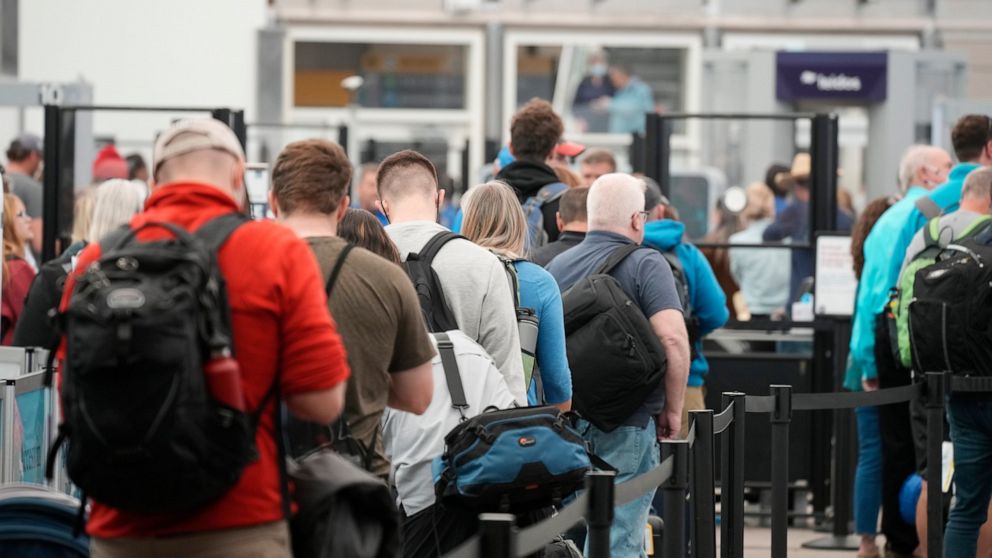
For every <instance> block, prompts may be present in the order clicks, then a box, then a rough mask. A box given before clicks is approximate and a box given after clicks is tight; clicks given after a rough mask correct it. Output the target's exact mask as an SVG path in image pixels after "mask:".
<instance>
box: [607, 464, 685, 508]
mask: <svg viewBox="0 0 992 558" xmlns="http://www.w3.org/2000/svg"><path fill="white" fill-rule="evenodd" d="M673 461H674V460H673V459H672V457H671V456H669V457H667V458H666V459H665V460H664V461H662V462H661V464H659V465H658V466H657V467H655V468H654V469H651V470H650V471H648V472H647V473H644V474H643V475H640V476H637V477H634V478H632V479H630V480H628V481H625V482H623V483H620V484H618V485H617V494H616V504H615V505H617V506H622V505H624V504H629V503H631V502H633V501H634V500H636V499H638V498H640V497H641V496H643V495H644V493H645V492H647V491H649V490H651V489H652V488H657V487H658V486H661V485H662V484H663V483H664V482H665V481H667V480H668V479H670V478H672V469H673V466H674V463H673Z"/></svg>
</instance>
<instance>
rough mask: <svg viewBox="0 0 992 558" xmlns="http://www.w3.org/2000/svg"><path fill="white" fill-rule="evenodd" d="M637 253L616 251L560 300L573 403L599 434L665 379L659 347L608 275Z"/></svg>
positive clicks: (626, 248)
mask: <svg viewBox="0 0 992 558" xmlns="http://www.w3.org/2000/svg"><path fill="white" fill-rule="evenodd" d="M638 249H641V246H637V245H633V244H632V245H628V246H623V247H621V248H617V249H615V250H614V252H613V253H612V254H610V256H609V257H608V258H607V259H606V262H605V263H604V264H603V265H602V266H600V268H599V269H598V270H597V271H596V272H595V273H593V274H592V275H589V276H588V277H585V278H584V279H582V280H580V281H578V282H577V283H575V284H574V285H573V286H572V287H571V288H570V289H568V290H567V291H565V293H563V294H562V304H563V305H564V310H565V345H566V352H567V354H568V365H569V367H570V368H571V370H572V403H573V406H574V408H575V409H576V410H577V411H578V412H579V413H580V414H581V415H582V416H583V417H584V418H586V419H587V420H589V422H591V423H593V424H594V425H595V426H596V427H597V428H599V429H600V430H602V431H604V432H610V431H611V430H613V429H615V428H616V427H618V426H620V425H621V424H623V421H624V420H626V419H627V418H628V417H630V416H631V415H632V414H633V413H634V411H636V410H637V408H638V407H640V406H641V405H642V404H643V403H644V402H645V401H646V400H647V398H648V396H649V395H650V394H651V393H652V392H653V391H654V390H655V388H657V387H658V385H659V384H660V383H661V382H662V380H663V379H664V376H665V369H666V365H667V358H666V355H665V349H664V347H662V345H661V341H659V340H658V336H657V335H655V333H654V329H652V327H651V323H650V321H648V318H647V317H645V316H644V313H643V312H641V309H640V308H639V307H638V306H637V304H636V303H634V301H632V300H631V299H630V296H628V295H627V293H625V292H624V290H623V287H621V285H620V282H619V281H617V280H616V278H614V277H613V276H611V275H610V272H611V271H613V270H614V269H615V268H616V267H617V266H618V265H620V262H622V261H623V260H624V259H625V258H626V257H627V256H629V255H631V254H632V253H634V251H636V250H638ZM645 249H648V250H649V249H650V248H645Z"/></svg>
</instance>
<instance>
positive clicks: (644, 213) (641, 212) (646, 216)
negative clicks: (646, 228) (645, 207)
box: [637, 211, 651, 221]
mask: <svg viewBox="0 0 992 558" xmlns="http://www.w3.org/2000/svg"><path fill="white" fill-rule="evenodd" d="M650 214H651V212H650V211H638V212H637V215H640V216H641V217H644V220H645V221H647V220H648V215H650Z"/></svg>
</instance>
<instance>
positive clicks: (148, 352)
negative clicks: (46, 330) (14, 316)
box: [48, 213, 273, 514]
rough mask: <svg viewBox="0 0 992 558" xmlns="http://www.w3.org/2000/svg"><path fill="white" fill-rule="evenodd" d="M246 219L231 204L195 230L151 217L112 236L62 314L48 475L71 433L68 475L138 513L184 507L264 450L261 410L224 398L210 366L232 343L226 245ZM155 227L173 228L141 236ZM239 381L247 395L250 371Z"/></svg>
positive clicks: (210, 497)
mask: <svg viewBox="0 0 992 558" xmlns="http://www.w3.org/2000/svg"><path fill="white" fill-rule="evenodd" d="M245 220H246V218H245V217H243V216H241V215H239V214H233V213H232V214H229V215H224V216H221V217H218V218H215V219H213V220H211V221H209V222H208V223H206V224H205V225H204V226H202V227H201V228H200V229H199V230H198V231H196V233H194V234H191V233H189V232H187V231H186V230H184V229H183V228H181V227H179V226H176V225H174V224H170V223H148V224H146V225H144V226H142V227H140V228H138V229H133V230H132V229H129V228H127V227H125V228H123V229H121V230H118V231H115V232H113V233H111V234H110V235H108V236H107V237H105V238H104V239H102V241H101V242H100V248H101V252H102V255H101V256H100V258H99V260H97V261H96V262H94V263H93V264H91V265H90V266H89V267H88V268H87V269H86V270H85V271H83V272H82V274H81V275H80V276H79V277H78V279H77V281H76V283H75V287H74V289H73V292H72V296H71V299H70V301H69V304H68V307H67V308H66V310H65V311H64V312H63V313H62V314H61V315H60V316H59V323H60V326H61V330H62V331H64V332H65V359H64V361H63V372H62V384H61V388H62V391H61V401H62V407H63V422H62V424H61V425H60V427H59V438H58V440H57V441H56V447H55V448H53V450H52V451H51V452H50V455H49V460H48V473H49V475H50V474H51V471H52V468H53V467H54V461H55V460H54V457H55V456H56V454H57V449H58V445H60V444H61V442H62V441H66V440H67V441H68V450H67V451H68V453H67V456H66V466H67V469H68V474H69V478H71V479H72V481H73V482H74V483H75V484H76V485H78V486H79V488H80V489H81V490H82V492H83V494H84V495H85V496H86V497H92V498H94V499H96V500H98V501H99V502H100V503H102V504H105V505H108V506H111V507H114V508H118V509H121V510H125V511H128V512H133V513H145V514H147V513H169V512H173V513H174V512H183V511H189V510H194V509H197V508H200V507H202V506H204V505H206V504H208V503H210V502H212V501H214V500H216V499H217V498H219V497H220V496H222V495H223V494H224V493H226V492H227V491H228V490H229V489H231V488H232V487H233V486H234V485H235V484H236V483H237V482H238V479H239V478H240V477H241V473H242V471H243V470H244V468H245V467H246V466H247V465H248V464H249V463H251V462H252V461H255V460H256V459H257V456H258V454H257V451H256V448H255V428H256V426H257V423H258V413H259V412H260V411H255V412H253V413H250V412H248V411H246V410H244V409H239V408H237V407H238V405H237V404H234V406H231V405H227V404H225V403H222V402H221V400H220V399H219V398H217V397H215V394H212V393H211V390H210V389H209V387H208V382H207V377H206V374H205V366H207V365H208V362H210V361H211V359H213V358H217V357H222V358H231V354H232V351H233V338H232V334H231V326H230V310H229V307H228V304H227V295H226V288H225V284H224V278H223V275H222V274H221V271H220V268H219V266H218V265H217V257H216V254H217V251H218V250H219V249H220V247H221V246H222V245H223V244H224V242H225V241H226V240H227V238H228V237H229V236H230V235H231V234H232V233H233V232H234V231H235V229H237V228H238V227H239V226H240V225H241V224H243V223H244V222H245ZM156 228H158V229H166V230H167V231H168V232H169V233H170V234H171V237H169V238H166V239H163V240H155V241H147V242H145V241H139V240H138V239H137V235H138V233H140V232H142V231H145V230H148V229H156ZM229 385H230V386H231V388H232V389H234V390H236V392H235V396H236V397H237V399H236V400H241V399H242V394H241V393H240V389H241V385H240V379H239V381H238V382H235V383H233V384H229ZM272 394H273V389H269V390H268V393H267V394H266V396H265V397H264V398H263V400H262V402H261V404H260V405H259V407H258V409H259V410H260V409H264V408H265V407H266V403H267V402H268V401H269V400H270V398H271V396H272ZM84 499H85V497H84Z"/></svg>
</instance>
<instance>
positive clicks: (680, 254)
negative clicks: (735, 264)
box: [644, 219, 730, 387]
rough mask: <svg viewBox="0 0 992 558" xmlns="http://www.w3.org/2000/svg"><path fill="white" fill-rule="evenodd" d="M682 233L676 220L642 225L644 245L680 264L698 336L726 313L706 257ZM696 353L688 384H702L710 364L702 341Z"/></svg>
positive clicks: (718, 323) (719, 323)
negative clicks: (696, 324)
mask: <svg viewBox="0 0 992 558" xmlns="http://www.w3.org/2000/svg"><path fill="white" fill-rule="evenodd" d="M684 235H685V225H683V224H682V223H679V222H678V221H671V220H668V219H663V220H661V221H652V222H650V223H648V224H646V225H645V227H644V245H645V246H650V247H651V248H654V249H656V250H661V251H663V252H668V251H671V252H674V254H675V257H676V258H678V260H679V262H681V263H682V270H683V271H684V273H685V280H686V283H688V287H689V303H690V304H691V305H692V314H693V315H694V316H696V319H698V320H699V334H700V338H701V337H702V336H704V335H706V334H707V333H709V332H711V331H713V330H714V329H716V328H718V327H721V326H723V324H725V323H727V319H728V318H730V312H729V311H728V310H727V297H726V295H724V294H723V289H721V288H720V283H718V282H717V280H716V275H714V274H713V268H712V267H710V263H709V262H708V261H707V260H706V256H704V255H703V254H702V252H700V251H699V249H698V248H696V247H695V246H693V245H692V244H688V243H686V242H682V238H683V237H684ZM696 353H697V355H698V356H697V357H696V358H695V359H694V360H693V361H692V364H691V365H690V366H689V382H688V385H689V386H691V387H699V386H701V385H703V376H705V375H706V373H707V372H709V370H710V365H709V363H707V362H706V358H705V357H704V356H703V342H702V340H699V341H697V342H696Z"/></svg>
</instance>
